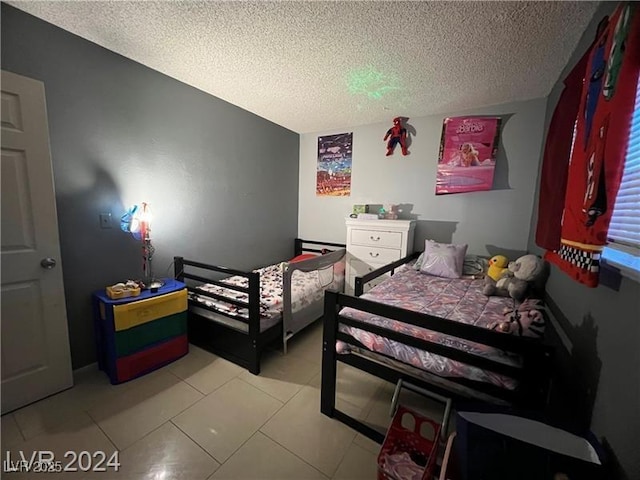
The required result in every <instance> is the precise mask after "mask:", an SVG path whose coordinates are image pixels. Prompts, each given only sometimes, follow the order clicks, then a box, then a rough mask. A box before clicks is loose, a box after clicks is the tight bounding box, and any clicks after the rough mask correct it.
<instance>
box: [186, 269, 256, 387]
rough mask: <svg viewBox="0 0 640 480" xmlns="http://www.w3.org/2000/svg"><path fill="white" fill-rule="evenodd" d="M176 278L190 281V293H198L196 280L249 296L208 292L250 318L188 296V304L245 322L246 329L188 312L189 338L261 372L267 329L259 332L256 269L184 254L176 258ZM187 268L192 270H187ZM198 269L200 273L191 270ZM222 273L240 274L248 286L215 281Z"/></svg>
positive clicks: (252, 371) (228, 274)
mask: <svg viewBox="0 0 640 480" xmlns="http://www.w3.org/2000/svg"><path fill="white" fill-rule="evenodd" d="M173 260H174V270H175V278H176V279H178V280H180V281H182V282H185V283H186V284H187V290H188V291H189V293H192V292H196V289H195V287H193V282H189V280H191V281H195V282H199V283H208V284H213V285H216V286H219V287H222V288H225V289H229V290H234V291H237V292H241V293H245V294H247V295H248V298H249V301H248V302H245V301H242V300H235V299H232V298H227V297H224V296H221V295H217V294H215V293H207V295H208V296H210V297H212V298H215V299H217V300H221V301H224V302H228V303H231V304H233V305H236V306H238V307H242V308H246V309H247V310H248V312H249V313H248V318H247V319H245V318H242V317H239V316H235V315H230V314H226V313H225V312H222V311H220V310H217V309H214V308H213V307H210V306H208V305H205V304H202V303H198V302H195V301H193V300H191V299H189V305H190V306H195V307H197V308H199V309H203V310H206V311H209V312H212V313H213V314H215V315H220V316H226V317H228V318H230V319H231V320H233V321H235V322H240V323H244V324H246V332H241V331H237V330H233V329H232V328H228V327H223V326H221V325H216V324H214V322H211V321H209V322H207V323H204V324H202V322H200V321H194V320H193V318H194V316H192V315H191V313H190V315H189V327H190V328H189V340H190V341H191V342H192V343H194V344H196V345H200V346H203V347H204V348H208V349H209V350H212V351H213V353H216V354H219V355H220V356H222V357H224V358H227V359H229V360H231V361H233V362H234V363H238V364H241V365H242V366H244V367H245V368H247V369H248V370H249V371H250V372H251V373H253V374H255V375H258V374H259V373H260V355H261V351H262V348H263V347H264V344H265V343H266V342H265V338H264V335H262V334H264V332H261V331H260V275H259V274H257V273H254V272H244V271H241V270H235V269H232V268H227V267H223V266H219V265H209V264H206V263H202V262H196V261H193V260H187V259H185V258H183V257H174V259H173ZM185 269H188V270H189V271H185ZM192 270H197V271H199V272H201V273H199V274H195V273H191V271H192ZM216 274H223V275H225V276H233V275H236V276H241V277H245V278H247V281H248V286H247V287H240V286H237V285H230V284H227V283H224V282H221V281H219V280H214V279H212V278H211V275H216Z"/></svg>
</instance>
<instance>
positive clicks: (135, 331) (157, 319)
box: [94, 279, 189, 384]
mask: <svg viewBox="0 0 640 480" xmlns="http://www.w3.org/2000/svg"><path fill="white" fill-rule="evenodd" d="M94 326H95V332H96V347H97V353H98V366H99V367H100V369H101V370H104V371H105V372H106V373H107V375H108V376H109V379H110V380H111V383H113V384H117V383H122V382H126V381H128V380H131V379H133V378H136V377H139V376H141V375H144V374H145V373H148V372H150V371H152V370H155V369H157V368H159V367H161V366H163V365H166V364H167V363H170V362H172V361H174V360H176V359H178V358H180V357H181V356H183V355H185V354H186V353H187V352H188V351H189V343H188V340H187V290H186V288H185V285H184V283H182V282H178V281H177V280H172V279H169V280H167V281H166V282H165V285H164V286H163V287H161V288H160V289H159V290H158V291H157V292H153V293H152V292H150V291H149V290H144V291H143V292H142V293H141V294H140V296H138V297H131V298H122V299H111V298H109V296H108V295H107V294H106V292H105V291H100V292H96V293H95V294H94Z"/></svg>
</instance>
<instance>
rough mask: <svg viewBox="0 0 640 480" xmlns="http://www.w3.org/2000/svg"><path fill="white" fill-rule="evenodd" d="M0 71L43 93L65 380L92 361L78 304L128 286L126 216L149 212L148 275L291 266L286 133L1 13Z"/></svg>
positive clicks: (136, 258) (135, 268)
mask: <svg viewBox="0 0 640 480" xmlns="http://www.w3.org/2000/svg"><path fill="white" fill-rule="evenodd" d="M2 69H4V70H8V71H11V72H14V73H18V74H21V75H25V76H27V77H31V78H35V79H38V80H41V81H43V82H44V85H45V93H46V98H47V110H48V117H49V130H50V137H51V153H52V160H53V170H54V178H55V188H56V201H57V208H58V223H59V228H60V239H61V248H62V265H63V270H64V282H65V292H66V303H67V314H68V320H69V335H70V340H71V353H72V359H73V366H74V368H78V367H81V366H84V365H87V364H89V363H91V362H94V361H95V348H94V339H93V326H92V321H91V307H90V305H91V303H90V302H91V292H93V291H95V290H97V289H100V288H103V287H104V286H106V285H109V284H113V283H115V282H117V281H120V280H122V279H126V278H132V277H138V278H139V277H140V275H141V258H140V245H139V243H138V242H136V241H135V240H134V239H133V238H131V237H130V236H129V235H127V234H125V233H124V232H122V231H121V230H120V229H119V218H120V216H121V215H122V213H123V212H124V210H125V208H126V207H128V206H129V205H131V204H134V203H138V202H141V201H147V202H149V203H150V204H151V207H152V210H153V213H154V219H155V222H154V223H153V225H152V228H153V240H154V245H155V247H156V256H155V257H154V267H155V268H154V269H155V271H156V272H157V274H158V275H159V276H165V275H171V274H172V270H169V266H170V262H171V259H172V257H173V256H174V255H182V256H185V257H187V258H193V259H197V260H200V261H205V262H212V263H218V264H225V265H227V266H231V267H237V268H250V267H254V266H257V265H263V264H267V263H270V262H274V261H278V260H282V259H284V258H287V257H288V256H291V255H292V254H293V239H294V237H295V236H296V233H297V217H298V150H299V136H298V135H297V134H296V133H294V132H291V131H289V130H286V129H284V128H282V127H280V126H278V125H275V124H273V123H271V122H269V121H267V120H265V119H262V118H260V117H258V116H256V115H253V114H251V113H249V112H247V111H245V110H242V109H240V108H238V107H236V106H234V105H231V104H229V103H227V102H224V101H222V100H220V99H218V98H215V97H212V96H210V95H208V94H205V93H203V92H201V91H199V90H196V89H194V88H192V87H189V86H187V85H185V84H182V83H180V82H178V81H176V80H174V79H172V78H169V77H167V76H165V75H162V74H160V73H158V72H156V71H154V70H151V69H149V68H147V67H144V66H142V65H140V64H138V63H136V62H133V61H131V60H129V59H126V58H124V57H122V56H120V55H117V54H115V53H113V52H111V51H108V50H106V49H104V48H102V47H99V46H97V45H95V44H93V43H91V42H88V41H86V40H83V39H81V38H79V37H77V36H75V35H72V34H70V33H68V32H66V31H64V30H61V29H59V28H57V27H55V26H53V25H51V24H48V23H46V22H43V21H41V20H39V19H37V18H35V17H32V16H30V15H27V14H25V13H23V12H21V11H19V10H17V9H15V8H12V7H10V6H8V5H5V4H2ZM100 212H111V214H112V215H113V228H112V229H101V228H100V226H99V221H98V218H99V217H98V215H99V213H100Z"/></svg>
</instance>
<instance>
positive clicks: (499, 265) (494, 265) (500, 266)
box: [487, 255, 509, 282]
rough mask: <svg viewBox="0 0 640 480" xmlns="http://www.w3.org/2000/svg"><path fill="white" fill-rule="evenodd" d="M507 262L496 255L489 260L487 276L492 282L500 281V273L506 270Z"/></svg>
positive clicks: (505, 258) (503, 257)
mask: <svg viewBox="0 0 640 480" xmlns="http://www.w3.org/2000/svg"><path fill="white" fill-rule="evenodd" d="M508 265H509V260H508V259H507V257H505V256H504V255H496V256H494V257H492V258H491V260H489V270H487V276H489V277H490V278H491V279H492V280H493V281H494V282H497V281H498V280H500V277H501V276H502V272H504V271H505V270H507V267H508Z"/></svg>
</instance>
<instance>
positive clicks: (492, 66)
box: [7, 1, 598, 133]
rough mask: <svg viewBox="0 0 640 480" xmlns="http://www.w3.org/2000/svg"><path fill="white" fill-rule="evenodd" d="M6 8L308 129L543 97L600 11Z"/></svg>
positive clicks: (459, 6) (428, 6) (576, 6)
mask: <svg viewBox="0 0 640 480" xmlns="http://www.w3.org/2000/svg"><path fill="white" fill-rule="evenodd" d="M7 3H10V4H11V5H13V6H15V7H17V8H20V9H21V10H24V11H26V12H28V13H31V14H33V15H35V16H37V17H39V18H42V19H44V20H46V21H48V22H50V23H53V24H55V25H57V26H59V27H61V28H63V29H65V30H68V31H70V32H72V33H75V34H77V35H79V36H81V37H84V38H86V39H88V40H91V41H92V42H95V43H97V44H99V45H102V46H103V47H105V48H108V49H109V50H113V51H114V52H117V53H119V54H121V55H124V56H126V57H129V58H131V59H133V60H136V61H137V62H140V63H142V64H144V65H147V66H149V67H151V68H153V69H155V70H158V71H160V72H162V73H165V74H166V75H169V76H171V77H173V78H176V79H178V80H181V81H183V82H185V83H187V84H189V85H193V86H194V87H197V88H199V89H201V90H204V91H205V92H208V93H210V94H212V95H215V96H216V97H219V98H222V99H224V100H227V101H228V102H231V103H233V104H235V105H238V106H240V107H242V108H244V109H246V110H249V111H251V112H253V113H255V114H257V115H260V116H261V117H264V118H267V119H269V120H271V121H273V122H275V123H277V124H280V125H282V126H284V127H286V128H289V129H291V130H293V131H295V132H299V133H305V132H313V131H320V130H328V129H337V128H343V127H349V126H356V125H362V124H368V123H376V122H382V121H386V122H388V121H389V119H390V118H392V117H393V116H397V115H403V116H407V117H417V116H424V115H429V114H436V113H447V112H455V111H459V110H464V109H468V108H475V107H480V106H486V105H495V104H500V103H505V102H509V101H514V100H525V99H530V98H535V97H542V96H545V95H547V94H548V93H549V92H550V90H551V87H552V86H553V84H554V83H555V81H556V80H557V79H558V76H559V74H560V72H561V71H562V69H563V67H564V66H565V65H566V63H567V61H568V60H569V57H570V55H571V53H572V52H573V50H574V48H575V47H576V45H577V43H578V40H579V38H580V35H581V33H582V32H583V30H584V29H585V27H586V26H587V24H588V23H589V21H590V19H591V17H592V16H593V14H594V12H595V10H596V8H597V5H598V2H375V1H371V2H363V1H360V2H340V1H338V2H317V1H307V2H298V1H278V2H262V1H241V2H240V1H238V2H229V1H219V2H213V1H161V2H154V1H86V2H85V1H70V2H66V1H28V2H17V1H9V2H7Z"/></svg>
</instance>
